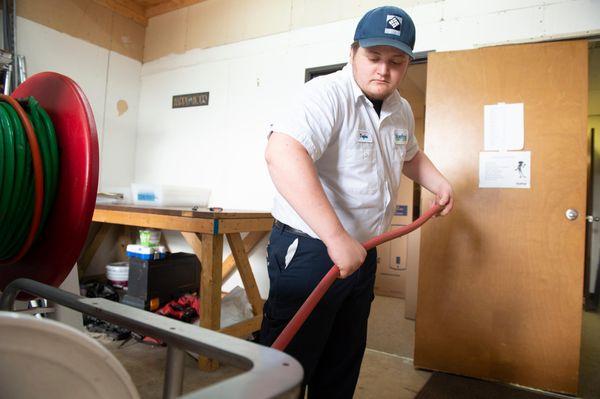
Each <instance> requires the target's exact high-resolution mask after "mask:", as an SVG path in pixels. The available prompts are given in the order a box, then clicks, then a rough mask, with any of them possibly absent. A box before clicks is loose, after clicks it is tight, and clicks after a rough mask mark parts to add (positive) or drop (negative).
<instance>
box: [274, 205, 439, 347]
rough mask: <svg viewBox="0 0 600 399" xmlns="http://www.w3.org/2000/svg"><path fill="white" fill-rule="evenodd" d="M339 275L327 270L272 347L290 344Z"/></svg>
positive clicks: (389, 236) (397, 232) (392, 234)
mask: <svg viewBox="0 0 600 399" xmlns="http://www.w3.org/2000/svg"><path fill="white" fill-rule="evenodd" d="M442 209H444V206H442V205H434V206H432V207H431V208H430V209H429V210H428V211H427V212H425V213H424V214H423V215H421V217H420V218H418V219H417V220H415V221H414V222H412V223H411V224H409V225H407V226H403V227H400V228H397V229H394V230H391V231H388V232H387V233H384V234H382V235H380V236H377V237H374V238H371V239H370V240H369V241H366V242H364V243H363V247H365V249H366V250H367V251H368V250H369V249H371V248H374V247H376V246H377V245H380V244H383V243H384V242H388V241H390V240H393V239H394V238H398V237H401V236H403V235H405V234H408V233H410V232H411V231H413V230H416V229H418V228H419V227H421V225H423V224H424V223H425V222H426V221H428V220H429V219H430V218H431V217H432V216H433V215H435V214H437V213H438V212H440V211H441V210H442ZM339 276H340V269H338V267H337V266H336V265H333V267H332V268H331V269H330V270H329V272H327V274H326V275H325V277H323V280H321V282H320V283H319V284H318V285H317V286H316V287H315V289H314V290H313V292H311V294H310V295H309V296H308V298H307V299H306V301H305V302H304V303H303V304H302V306H301V307H300V309H298V311H297V312H296V314H295V315H294V317H293V318H292V320H290V322H289V323H288V325H287V326H285V328H284V329H283V331H282V332H281V334H279V337H277V339H276V340H275V342H273V345H271V348H274V349H278V350H280V351H282V350H284V349H285V348H286V347H287V346H288V344H289V343H290V341H291V340H292V338H294V336H295V335H296V333H297V332H298V330H299V329H300V327H302V324H304V322H305V321H306V319H307V318H308V316H309V315H310V313H311V312H312V311H313V309H314V308H315V306H317V303H319V301H320V300H321V298H323V295H325V293H326V292H327V290H328V289H329V287H331V285H332V284H333V282H334V281H335V280H336V279H337V278H338V277H339Z"/></svg>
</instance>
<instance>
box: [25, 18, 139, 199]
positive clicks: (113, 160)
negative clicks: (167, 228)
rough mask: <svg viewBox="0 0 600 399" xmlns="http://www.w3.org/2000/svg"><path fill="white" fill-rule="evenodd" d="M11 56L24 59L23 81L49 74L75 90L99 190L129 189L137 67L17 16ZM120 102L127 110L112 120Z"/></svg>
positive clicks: (137, 97) (130, 62)
mask: <svg viewBox="0 0 600 399" xmlns="http://www.w3.org/2000/svg"><path fill="white" fill-rule="evenodd" d="M17 53H18V54H21V55H24V56H25V58H26V65H27V74H28V76H32V75H34V74H36V73H38V72H43V71H53V72H58V73H61V74H64V75H66V76H68V77H70V78H71V79H73V80H74V81H75V82H76V83H77V84H79V86H81V88H82V89H83V91H84V93H85V94H86V96H87V98H88V100H89V102H90V105H91V107H92V111H93V113H94V119H95V120H96V127H97V131H98V143H99V147H100V186H101V188H102V187H107V186H119V185H129V184H130V183H131V181H132V179H133V164H134V160H133V155H132V154H134V153H135V148H134V147H135V134H136V123H137V116H138V115H137V113H138V103H139V91H140V78H139V77H140V73H141V67H142V65H141V63H140V62H139V61H136V60H133V59H131V58H128V57H125V56H123V55H120V54H118V53H116V52H113V51H109V50H107V49H105V48H103V47H100V46H96V45H94V44H91V43H88V42H86V41H84V40H81V39H77V38H74V37H72V36H69V35H66V34H64V33H61V32H58V31H55V30H53V29H50V28H48V27H46V26H44V25H40V24H38V23H35V22H32V21H30V20H28V19H25V18H21V17H17ZM121 99H122V100H125V101H126V102H127V104H128V111H127V112H125V113H123V114H122V115H121V116H118V113H117V105H116V104H117V101H119V100H121Z"/></svg>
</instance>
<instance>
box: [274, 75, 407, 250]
mask: <svg viewBox="0 0 600 399" xmlns="http://www.w3.org/2000/svg"><path fill="white" fill-rule="evenodd" d="M414 126H415V122H414V116H413V113H412V110H411V108H410V105H409V104H408V102H407V101H406V100H405V99H404V98H402V97H401V96H400V94H399V93H398V92H397V91H394V92H393V94H391V95H390V96H389V97H388V98H386V99H385V100H384V102H383V105H382V107H381V113H380V117H378V116H377V112H376V111H375V109H374V108H373V104H372V103H371V101H370V100H369V99H368V98H367V97H366V96H365V94H364V93H363V92H362V90H361V89H360V88H359V87H358V85H357V84H356V81H355V80H354V76H353V74H352V67H351V65H350V64H348V65H346V66H345V67H344V69H342V70H341V71H338V72H335V73H332V74H330V75H326V76H322V77H317V78H315V79H313V80H311V81H309V82H307V83H306V84H305V85H304V87H303V90H302V91H301V93H299V95H298V97H297V98H296V99H295V100H294V101H293V104H292V105H291V106H289V107H288V108H287V109H286V111H285V112H282V113H281V114H280V115H277V116H276V118H275V120H274V121H273V123H272V124H271V128H270V131H271V132H279V133H284V134H287V135H289V136H291V137H293V138H294V139H296V140H297V141H299V142H300V143H301V144H302V145H303V146H304V147H305V148H306V150H307V151H308V153H309V154H310V156H311V158H312V159H313V161H314V163H315V166H316V169H317V173H318V176H319V179H320V181H321V184H322V185H323V189H324V190H325V194H326V195H327V198H328V199H329V201H330V202H331V204H332V205H333V208H334V210H335V212H336V214H337V216H338V218H339V219H340V222H341V223H342V225H343V226H344V228H345V229H346V230H347V231H348V233H349V234H350V235H351V236H352V237H354V238H355V239H356V240H358V241H360V242H363V241H366V240H367V239H369V238H372V237H374V236H376V235H379V234H382V233H383V232H385V231H387V229H388V228H389V225H390V223H391V220H392V216H393V215H394V210H395V202H396V201H395V199H396V193H397V191H398V188H399V187H400V175H401V171H402V164H403V162H404V161H405V160H410V159H412V157H413V156H415V154H416V153H417V151H418V150H419V146H418V143H417V141H416V139H415V136H414ZM272 213H273V216H274V217H275V218H276V219H278V220H279V221H281V222H283V223H285V224H287V225H289V226H291V227H294V228H296V229H299V230H302V231H304V232H305V233H307V234H309V235H311V236H312V237H315V238H318V236H317V235H316V234H315V232H314V231H313V230H312V229H311V228H310V227H309V226H308V225H307V224H306V222H304V220H302V218H301V217H300V215H298V213H297V212H296V211H295V210H294V209H293V208H292V206H291V205H290V204H289V203H288V202H287V201H286V200H285V198H283V196H282V195H281V194H279V193H278V192H277V193H276V196H275V200H274V206H273V212H272Z"/></svg>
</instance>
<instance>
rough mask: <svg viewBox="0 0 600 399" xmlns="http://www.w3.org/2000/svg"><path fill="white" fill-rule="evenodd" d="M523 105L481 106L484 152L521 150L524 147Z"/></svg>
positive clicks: (499, 104) (500, 104)
mask: <svg viewBox="0 0 600 399" xmlns="http://www.w3.org/2000/svg"><path fill="white" fill-rule="evenodd" d="M523 109H524V107H523V103H514V104H506V103H498V104H493V105H484V106H483V144H484V145H483V148H484V150H485V151H497V150H500V151H506V150H522V149H523V145H524V137H525V133H524V118H523V115H524V111H523Z"/></svg>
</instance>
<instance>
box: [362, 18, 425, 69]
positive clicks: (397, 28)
mask: <svg viewBox="0 0 600 399" xmlns="http://www.w3.org/2000/svg"><path fill="white" fill-rule="evenodd" d="M354 40H355V41H358V44H359V45H360V47H373V46H392V47H396V48H397V49H399V50H401V51H403V52H405V53H406V54H408V56H409V57H410V58H411V59H413V58H414V56H413V52H412V51H413V49H414V47H415V24H414V23H413V21H412V19H411V18H410V16H409V15H408V14H407V13H406V12H405V11H404V10H403V9H401V8H398V7H391V6H387V7H377V8H374V9H372V10H371V11H369V12H367V13H366V14H365V15H364V16H363V17H362V18H361V20H360V21H359V22H358V25H357V26H356V32H354Z"/></svg>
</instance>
